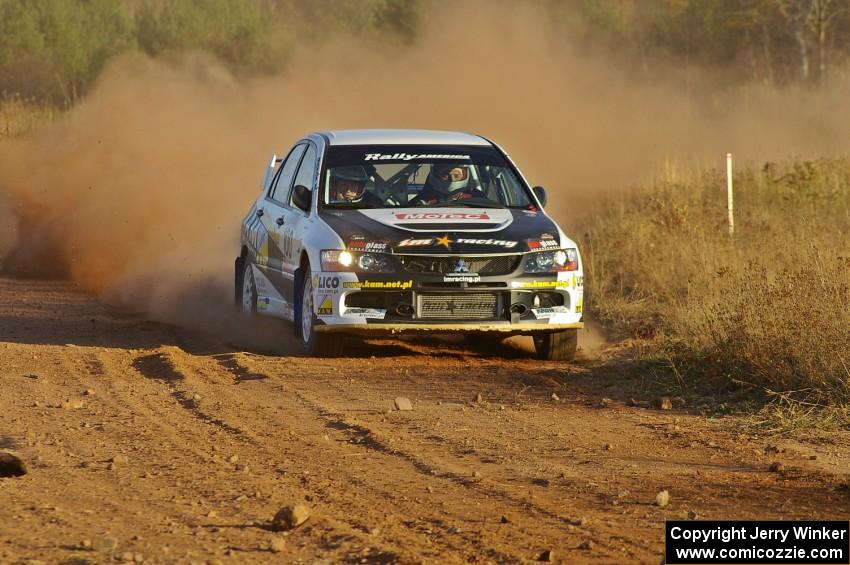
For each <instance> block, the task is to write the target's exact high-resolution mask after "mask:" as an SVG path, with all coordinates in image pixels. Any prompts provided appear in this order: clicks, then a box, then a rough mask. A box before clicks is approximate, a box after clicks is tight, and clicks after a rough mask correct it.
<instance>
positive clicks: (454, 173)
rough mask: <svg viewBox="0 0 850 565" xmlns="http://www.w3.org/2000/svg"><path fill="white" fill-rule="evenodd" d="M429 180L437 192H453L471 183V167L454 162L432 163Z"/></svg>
mask: <svg viewBox="0 0 850 565" xmlns="http://www.w3.org/2000/svg"><path fill="white" fill-rule="evenodd" d="M427 181H428V183H429V184H430V185H431V186H433V187H434V189H435V190H436V191H437V192H441V193H443V194H453V193H455V192H458V191H460V190H463V189H465V188H466V187H467V186H468V185H469V167H468V166H466V165H456V164H453V163H442V164H437V165H432V166H431V172H429V173H428V179H427Z"/></svg>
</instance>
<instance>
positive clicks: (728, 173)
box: [726, 153, 735, 237]
mask: <svg viewBox="0 0 850 565" xmlns="http://www.w3.org/2000/svg"><path fill="white" fill-rule="evenodd" d="M726 201H727V207H728V208H729V236H730V237H731V236H733V235H735V207H734V204H733V198H732V154H731V153H727V154H726Z"/></svg>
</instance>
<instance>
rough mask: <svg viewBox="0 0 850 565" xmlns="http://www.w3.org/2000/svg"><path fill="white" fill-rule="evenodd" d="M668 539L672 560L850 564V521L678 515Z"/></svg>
mask: <svg viewBox="0 0 850 565" xmlns="http://www.w3.org/2000/svg"><path fill="white" fill-rule="evenodd" d="M665 542H666V548H665V561H666V562H667V563H668V564H670V565H701V564H703V563H706V564H711V563H729V564H740V565H744V564H750V563H752V564H758V565H767V564H773V563H788V564H791V563H798V564H811V565H832V564H836V565H847V564H848V563H850V522H838V521H779V520H776V521H746V520H741V521H731V520H730V521H692V520H687V521H686V520H676V521H669V522H667V523H666V528H665Z"/></svg>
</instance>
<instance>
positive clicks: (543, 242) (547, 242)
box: [528, 239, 558, 249]
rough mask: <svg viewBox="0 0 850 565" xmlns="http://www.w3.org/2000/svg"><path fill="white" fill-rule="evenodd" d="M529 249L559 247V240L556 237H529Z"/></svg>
mask: <svg viewBox="0 0 850 565" xmlns="http://www.w3.org/2000/svg"><path fill="white" fill-rule="evenodd" d="M528 248H529V249H558V242H557V241H555V240H554V239H529V240H528Z"/></svg>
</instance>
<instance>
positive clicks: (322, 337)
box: [295, 266, 343, 357]
mask: <svg viewBox="0 0 850 565" xmlns="http://www.w3.org/2000/svg"><path fill="white" fill-rule="evenodd" d="M302 279H303V284H302V286H301V296H300V297H299V300H300V305H299V308H298V312H300V314H301V316H300V318H301V319H300V320H296V321H295V323H296V324H300V326H299V328H298V329H300V330H301V331H300V334H301V336H300V337H301V345H302V346H303V347H304V353H305V354H306V355H309V356H311V357H338V356H339V355H341V354H342V343H343V336H341V335H339V334H334V333H321V332H316V315H315V314H314V312H313V311H314V310H315V308H314V305H313V277H312V276H311V274H310V267H309V266H305V268H304V271H303V276H302ZM296 333H297V332H296Z"/></svg>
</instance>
